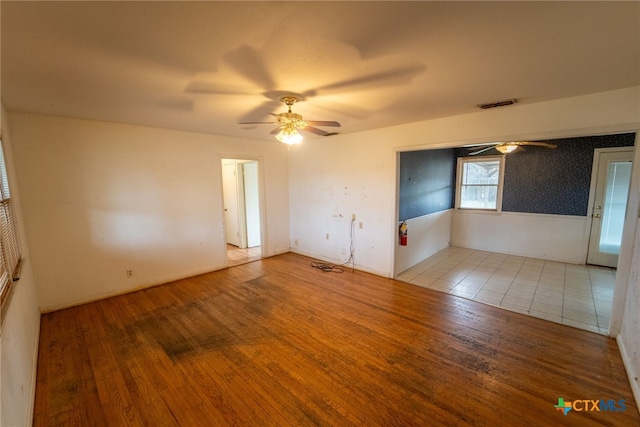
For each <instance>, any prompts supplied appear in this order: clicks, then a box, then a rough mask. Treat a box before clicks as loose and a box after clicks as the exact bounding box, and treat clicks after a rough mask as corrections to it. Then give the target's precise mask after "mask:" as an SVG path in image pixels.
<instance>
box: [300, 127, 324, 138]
mask: <svg viewBox="0 0 640 427" xmlns="http://www.w3.org/2000/svg"><path fill="white" fill-rule="evenodd" d="M302 130H306V131H309V132H311V133H315V134H316V135H320V136H327V135H329V132H325V131H323V130H322V129H318V128H314V127H313V126H305V127H303V128H302Z"/></svg>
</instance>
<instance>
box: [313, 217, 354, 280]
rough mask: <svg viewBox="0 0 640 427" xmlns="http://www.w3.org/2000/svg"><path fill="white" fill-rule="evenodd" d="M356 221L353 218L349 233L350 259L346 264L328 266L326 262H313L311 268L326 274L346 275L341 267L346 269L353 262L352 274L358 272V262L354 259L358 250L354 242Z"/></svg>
mask: <svg viewBox="0 0 640 427" xmlns="http://www.w3.org/2000/svg"><path fill="white" fill-rule="evenodd" d="M355 222H356V219H355V218H351V229H350V231H349V238H350V239H351V243H350V244H349V258H347V260H346V261H345V262H343V263H342V264H339V265H336V264H333V265H332V264H326V263H324V262H315V261H314V262H312V263H311V267H313V268H317V269H319V270H321V271H324V272H325V273H344V270H343V269H342V268H340V267H344V266H346V265H347V264H349V262H351V272H352V273H355V271H356V262H355V259H354V257H353V253H354V252H355V250H356V247H355V242H354V241H353V229H354V225H355Z"/></svg>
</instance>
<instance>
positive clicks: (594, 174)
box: [584, 146, 635, 265]
mask: <svg viewBox="0 0 640 427" xmlns="http://www.w3.org/2000/svg"><path fill="white" fill-rule="evenodd" d="M619 152H628V153H631V157H632V158H633V157H634V153H635V146H623V147H607V148H595V149H594V150H593V163H592V166H591V183H590V186H589V203H588V205H587V230H589V233H588V235H587V237H586V241H585V249H584V263H585V265H587V264H588V260H589V245H590V243H591V233H592V228H593V209H594V206H595V199H596V187H597V181H598V173H599V168H600V156H601V155H602V154H606V153H619ZM628 205H629V200H628V199H627V206H628Z"/></svg>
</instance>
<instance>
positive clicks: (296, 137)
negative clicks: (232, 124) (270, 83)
mask: <svg viewBox="0 0 640 427" xmlns="http://www.w3.org/2000/svg"><path fill="white" fill-rule="evenodd" d="M280 101H281V102H283V103H284V104H285V105H286V106H287V107H288V111H287V112H286V113H279V114H275V113H269V114H271V115H272V116H274V117H275V118H276V120H275V121H271V122H240V123H239V124H241V125H257V124H268V125H277V126H278V127H276V128H275V129H274V130H273V131H272V132H271V133H272V134H276V139H277V140H278V141H280V142H283V143H285V144H288V145H294V144H298V143H300V141H302V135H300V133H299V132H298V129H303V130H305V131H308V132H311V133H315V134H316V135H322V136H331V135H336V133H335V132H326V131H324V130H322V129H318V128H316V127H313V126H310V125H315V126H330V127H340V123H338V122H333V121H318V120H302V116H301V115H300V114H296V113H294V112H292V111H291V106H292V105H293V104H295V103H296V102H298V98H297V97H296V96H293V95H285V96H282V97H280Z"/></svg>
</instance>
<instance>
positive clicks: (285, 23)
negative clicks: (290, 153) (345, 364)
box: [1, 1, 640, 139]
mask: <svg viewBox="0 0 640 427" xmlns="http://www.w3.org/2000/svg"><path fill="white" fill-rule="evenodd" d="M1 7H2V11H1V12H2V27H1V28H2V50H1V52H2V102H3V104H4V105H5V107H6V108H7V109H9V110H14V111H26V112H33V113H42V114H52V115H59V116H69V117H79V118H89V119H97V120H105V121H113V122H122V123H131V124H139V125H147V126H155V127H163V128H172V129H181V130H191V131H197V132H206V133H212V134H221V135H232V136H239V137H247V138H259V139H272V138H273V136H272V135H270V132H271V131H272V130H273V126H269V125H255V126H254V125H240V124H238V122H242V121H262V120H271V119H272V117H271V116H269V113H271V112H275V113H278V112H284V111H285V107H284V106H283V105H282V104H281V103H280V102H279V101H278V98H279V96H281V95H282V94H284V93H296V94H298V95H301V96H302V97H303V98H304V100H303V101H302V102H300V103H298V104H296V105H295V106H294V112H297V113H300V114H302V115H303V117H304V118H305V119H308V120H337V121H339V122H340V123H342V127H341V128H339V129H338V131H339V132H340V133H352V132H357V131H362V130H368V129H375V128H380V127H386V126H391V125H396V124H402V123H409V122H415V121H421V120H427V119H432V118H438V117H444V116H451V115H457V114H464V113H469V112H473V111H477V105H478V104H481V103H487V102H494V101H499V100H503V99H510V98H517V99H518V102H519V104H527V103H535V102H541V101H546V100H551V99H556V98H564V97H570V96H576V95H582V94H587V93H595V92H601V91H607V90H613V89H619V88H624V87H631V86H637V85H640V66H639V64H640V59H639V58H640V3H639V2H399V1H393V2H344V3H343V2H270V1H269V2H247V3H244V2H181V1H176V2H11V1H2V5H1ZM505 108H517V106H515V107H505ZM325 130H328V131H333V130H335V129H333V128H326V129H325ZM305 136H306V137H309V138H320V137H318V136H317V135H313V134H308V133H307V134H305Z"/></svg>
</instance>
